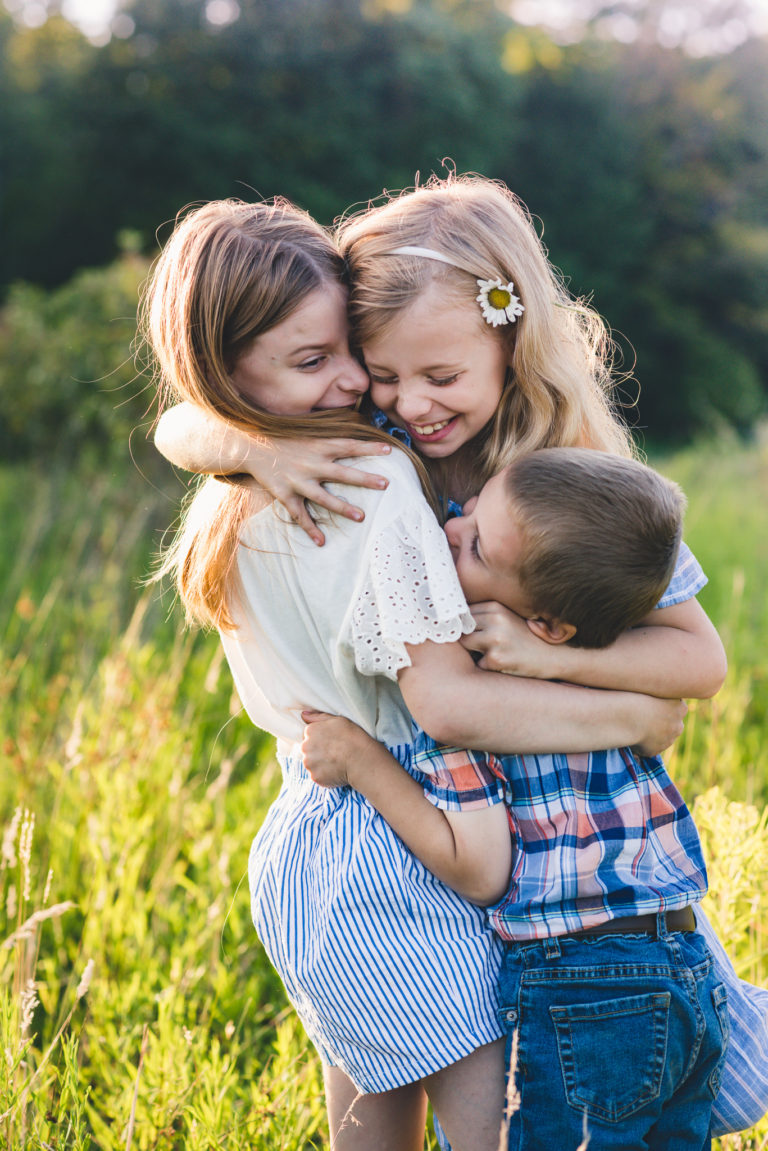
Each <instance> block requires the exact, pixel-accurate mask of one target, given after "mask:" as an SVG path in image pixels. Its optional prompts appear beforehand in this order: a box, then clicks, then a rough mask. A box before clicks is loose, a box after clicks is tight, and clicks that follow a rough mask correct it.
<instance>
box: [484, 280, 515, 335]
mask: <svg viewBox="0 0 768 1151" xmlns="http://www.w3.org/2000/svg"><path fill="white" fill-rule="evenodd" d="M477 286H478V288H479V289H480V294H479V295H478V296H476V297H475V299H476V300H477V302H478V304H479V305H480V308H481V310H482V313H483V319H484V320H485V322H486V324H492V325H493V327H494V328H496V327H498V325H499V324H514V323H515V322H516V320H517V317H518V316H522V314H523V312H524V311H525V308H524V307H523V305H522V304H521V303H520V299H519V297H518V296H516V295H515V294H514V287H515V285H514V284H513V283H509V284H503V283H502V282H501V280H478V281H477Z"/></svg>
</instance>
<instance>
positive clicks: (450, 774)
mask: <svg viewBox="0 0 768 1151" xmlns="http://www.w3.org/2000/svg"><path fill="white" fill-rule="evenodd" d="M413 768H414V772H413V774H414V775H415V776H416V778H418V780H419V782H420V783H421V785H422V787H423V788H424V795H425V796H426V798H427V799H428V800H429V802H430V803H431V804H432V805H433V806H434V807H439V808H440V809H441V810H442V811H478V810H480V809H481V808H484V807H493V806H494V804H497V803H503V802H504V787H503V782H502V781H503V778H504V776H503V771H502V768H501V764H500V763H499V761H498V760H497V759H496V757H495V756H494V755H490V754H489V753H487V752H484V751H470V750H468V749H467V748H463V747H445V746H442V745H440V744H437V743H435V741H434V740H433V739H431V738H430V737H429V736H428V735H427V734H426V732H422V731H420V730H418V731H417V733H415V736H414V743H413Z"/></svg>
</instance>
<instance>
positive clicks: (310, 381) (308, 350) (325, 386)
mask: <svg viewBox="0 0 768 1151" xmlns="http://www.w3.org/2000/svg"><path fill="white" fill-rule="evenodd" d="M232 382H233V383H234V385H235V387H236V388H237V390H238V391H239V392H240V394H241V396H242V397H243V398H244V399H246V400H249V401H250V402H251V403H253V404H254V405H255V406H256V407H258V408H261V409H262V411H265V412H269V413H270V414H272V415H275V416H305V415H308V414H309V413H310V412H316V411H331V410H333V409H336V408H352V407H355V405H356V404H357V402H358V400H359V399H360V396H362V395H363V393H364V392H366V391H367V390H368V377H367V375H366V373H365V370H364V368H363V367H362V366H361V364H360V363H359V362H358V360H356V359H355V357H354V356H353V355H352V354H351V353H350V350H349V340H348V333H347V297H346V292H345V291H344V289H343V288H341V287H339V286H337V285H336V284H325V285H323V286H322V287H319V288H316V289H315V290H314V291H313V292H310V293H309V295H307V296H306V297H305V299H304V300H303V301H302V302H301V304H299V306H298V307H297V308H296V309H295V310H294V311H293V312H292V313H291V314H290V316H288V318H287V319H285V320H283V321H282V322H281V323H279V324H275V326H274V327H273V328H270V329H269V331H268V332H264V333H263V335H261V336H258V337H257V338H256V339H255V340H254V341H253V343H252V344H251V346H250V348H249V349H248V351H247V352H245V354H244V355H242V356H241V357H240V359H239V360H238V361H237V363H236V364H235V367H234V370H233V372H232Z"/></svg>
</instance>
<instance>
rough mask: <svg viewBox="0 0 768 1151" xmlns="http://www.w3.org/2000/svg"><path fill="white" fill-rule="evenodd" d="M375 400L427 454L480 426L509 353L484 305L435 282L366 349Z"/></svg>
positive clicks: (446, 451)
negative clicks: (462, 299)
mask: <svg viewBox="0 0 768 1151" xmlns="http://www.w3.org/2000/svg"><path fill="white" fill-rule="evenodd" d="M363 355H364V357H365V364H366V367H367V369H368V374H369V376H370V379H371V398H372V400H373V402H374V404H375V405H376V406H377V407H378V408H381V410H382V411H383V412H384V413H385V414H386V415H387V416H388V417H389V419H390V420H391V421H392V422H393V423H395V424H397V425H398V426H399V427H402V428H405V429H406V430H407V431H408V433H409V434H410V436H411V439H412V441H413V445H414V447H416V448H418V450H419V452H420V453H421V454H422V455H424V456H428V457H429V458H430V459H445V458H446V457H448V456H451V455H453V453H454V452H456V451H458V449H459V448H461V447H463V446H464V444H466V443H468V442H469V441H470V440H472V439H474V437H475V436H476V435H477V434H478V433H479V432H480V431H482V429H483V428H484V427H485V425H486V424H487V423H488V421H489V420H490V419H491V418H492V416H493V414H494V413H495V411H496V408H497V407H498V404H499V400H500V399H501V394H502V391H503V388H504V381H505V378H506V374H507V358H506V352H505V349H504V346H503V344H502V341H501V339H500V338H499V336H498V334H497V333H495V332H494V330H493V329H492V328H490V327H489V326H488V325H487V324H486V323H485V321H484V320H483V318H482V314H481V312H480V308H479V306H477V307H476V310H473V308H472V307H470V306H469V305H468V304H465V303H460V302H458V301H457V300H456V299H455V297H452V296H451V295H446V293H445V291H444V290H442V288H441V285H440V283H438V282H435V283H433V284H431V285H430V287H429V288H428V289H427V291H426V292H424V294H423V295H422V296H421V297H419V299H418V300H416V301H415V302H414V303H413V304H412V305H410V306H409V307H408V308H406V309H405V310H404V311H403V312H402V313H401V314H400V315H398V316H396V317H395V319H394V320H393V321H392V323H391V324H389V326H388V327H387V328H386V330H385V332H384V334H383V335H382V336H380V337H379V338H377V339H375V340H371V341H369V342H368V343H367V344H366V345H365V347H364V348H363Z"/></svg>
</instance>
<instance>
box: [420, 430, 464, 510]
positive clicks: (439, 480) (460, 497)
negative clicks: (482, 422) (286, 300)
mask: <svg viewBox="0 0 768 1151" xmlns="http://www.w3.org/2000/svg"><path fill="white" fill-rule="evenodd" d="M476 457H477V444H476V443H475V442H474V441H472V442H471V443H469V444H464V446H463V447H461V448H459V450H458V451H457V452H454V454H453V455H452V456H449V457H448V458H447V459H444V460H431V459H428V458H427V457H422V459H423V460H424V463H425V465H426V468H427V471H428V472H429V478H430V479H431V481H432V484H433V486H434V488H435V491H436V492H437V494H438V496H439V497H440V499H441V500H442V501H443V502H445V501H447V500H455V501H456V503H458V504H465V503H466V501H467V500H468V499H469V498H470V497H471V496H474V495H477V478H476V474H475V473H476Z"/></svg>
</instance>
